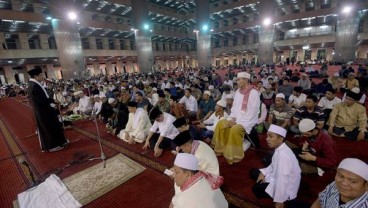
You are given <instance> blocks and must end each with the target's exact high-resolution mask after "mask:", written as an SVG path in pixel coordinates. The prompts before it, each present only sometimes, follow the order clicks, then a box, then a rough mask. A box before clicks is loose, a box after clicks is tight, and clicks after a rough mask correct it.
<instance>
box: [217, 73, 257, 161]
mask: <svg viewBox="0 0 368 208" xmlns="http://www.w3.org/2000/svg"><path fill="white" fill-rule="evenodd" d="M250 77H251V76H250V74H249V73H247V72H239V73H238V75H237V83H238V86H239V89H238V90H237V91H236V93H235V98H234V103H233V107H232V108H231V114H230V116H229V118H228V119H227V120H226V119H223V120H221V121H219V122H218V123H217V125H216V128H215V133H214V138H213V139H212V143H211V145H212V146H214V150H215V152H216V154H218V155H222V154H223V155H224V157H225V159H226V161H227V162H228V163H229V164H233V163H236V162H240V161H241V160H242V159H243V158H244V151H245V150H246V149H248V148H249V146H250V143H249V141H248V140H245V141H244V142H245V143H244V144H245V145H244V146H245V147H244V148H243V140H244V139H243V138H244V136H245V134H248V135H250V138H251V139H252V141H253V142H254V144H255V145H256V146H257V147H258V145H259V140H258V135H257V133H256V132H255V129H254V128H253V127H254V126H255V125H256V124H257V122H258V114H259V106H260V104H261V101H260V98H259V93H258V91H257V90H256V89H255V88H254V87H253V86H252V85H250V83H249V80H250ZM251 132H253V133H251ZM244 149H245V150H244Z"/></svg>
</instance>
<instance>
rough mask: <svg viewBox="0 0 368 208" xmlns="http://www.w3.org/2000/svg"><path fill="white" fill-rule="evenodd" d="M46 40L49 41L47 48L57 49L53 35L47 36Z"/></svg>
mask: <svg viewBox="0 0 368 208" xmlns="http://www.w3.org/2000/svg"><path fill="white" fill-rule="evenodd" d="M47 42H48V43H49V49H57V47H56V41H55V37H54V36H52V37H49V38H48V39H47ZM82 44H83V42H82ZM82 46H83V45H82Z"/></svg>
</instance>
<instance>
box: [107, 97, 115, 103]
mask: <svg viewBox="0 0 368 208" xmlns="http://www.w3.org/2000/svg"><path fill="white" fill-rule="evenodd" d="M114 101H115V99H114V98H109V100H108V101H107V102H109V104H111V103H113V102H114Z"/></svg>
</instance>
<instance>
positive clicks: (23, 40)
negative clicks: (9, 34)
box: [18, 33, 29, 49]
mask: <svg viewBox="0 0 368 208" xmlns="http://www.w3.org/2000/svg"><path fill="white" fill-rule="evenodd" d="M18 37H19V42H20V48H21V49H29V43H28V36H27V33H18Z"/></svg>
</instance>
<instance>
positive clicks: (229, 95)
mask: <svg viewBox="0 0 368 208" xmlns="http://www.w3.org/2000/svg"><path fill="white" fill-rule="evenodd" d="M225 98H226V99H234V95H233V94H231V93H230V94H227V95H226V97H225Z"/></svg>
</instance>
